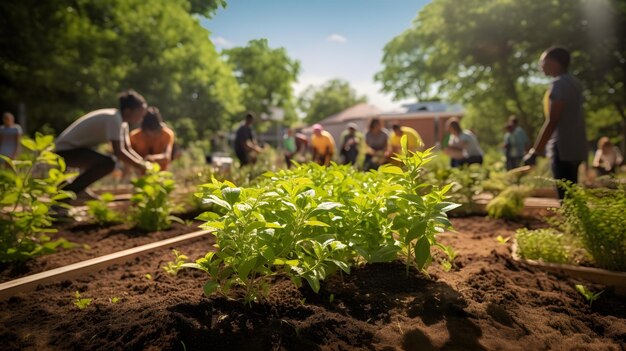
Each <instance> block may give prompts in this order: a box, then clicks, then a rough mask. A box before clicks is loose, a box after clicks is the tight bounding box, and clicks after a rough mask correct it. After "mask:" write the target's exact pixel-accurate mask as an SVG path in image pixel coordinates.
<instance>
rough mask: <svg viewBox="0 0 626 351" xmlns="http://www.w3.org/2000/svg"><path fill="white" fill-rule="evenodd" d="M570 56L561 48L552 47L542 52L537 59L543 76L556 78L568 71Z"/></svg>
mask: <svg viewBox="0 0 626 351" xmlns="http://www.w3.org/2000/svg"><path fill="white" fill-rule="evenodd" d="M569 64H570V54H569V51H567V50H566V49H564V48H562V47H557V46H553V47H551V48H549V49H548V50H546V51H544V52H543V54H541V57H540V58H539V65H540V66H541V70H542V71H543V73H545V75H547V76H550V77H557V76H559V75H561V74H563V73H565V72H567V70H568V69H569Z"/></svg>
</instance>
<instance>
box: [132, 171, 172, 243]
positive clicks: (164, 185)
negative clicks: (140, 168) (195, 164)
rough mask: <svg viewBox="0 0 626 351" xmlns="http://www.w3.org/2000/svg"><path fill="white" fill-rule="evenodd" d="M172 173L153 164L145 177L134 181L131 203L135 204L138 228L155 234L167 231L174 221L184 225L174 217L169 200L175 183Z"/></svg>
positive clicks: (133, 215)
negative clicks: (159, 231)
mask: <svg viewBox="0 0 626 351" xmlns="http://www.w3.org/2000/svg"><path fill="white" fill-rule="evenodd" d="M172 178H173V176H172V174H171V173H170V172H165V171H160V170H159V165H158V164H156V163H155V164H153V168H151V169H149V170H148V171H147V173H146V175H145V176H143V177H141V178H138V179H135V180H133V181H132V183H133V186H134V190H133V196H132V197H131V199H130V201H131V202H132V203H133V209H134V210H133V212H132V215H131V217H132V220H133V221H134V222H135V225H136V226H137V228H139V229H141V230H144V231H147V232H153V231H158V230H163V229H167V228H169V227H170V225H171V223H172V221H176V222H179V223H181V224H184V222H183V221H182V220H181V219H180V218H178V217H175V216H172V214H171V213H172V211H173V209H174V208H173V207H172V204H171V201H170V199H169V197H170V194H171V193H172V191H174V188H175V183H174V179H172Z"/></svg>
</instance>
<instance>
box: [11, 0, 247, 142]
mask: <svg viewBox="0 0 626 351" xmlns="http://www.w3.org/2000/svg"><path fill="white" fill-rule="evenodd" d="M223 5H224V1H223V0H206V1H187V0H155V1H150V2H145V1H140V0H106V1H89V0H55V1H46V2H39V1H34V0H24V1H21V2H2V3H1V4H0V16H3V18H2V24H1V25H0V28H1V33H2V35H0V37H1V38H0V48H1V50H0V67H1V68H2V69H0V106H1V107H2V108H3V109H8V110H16V108H17V106H16V105H17V104H18V103H20V102H22V103H24V104H25V105H26V108H27V115H28V122H29V130H30V131H32V130H36V129H39V128H41V126H42V125H44V124H48V125H50V126H51V127H53V128H54V129H56V130H57V131H60V130H62V129H63V128H64V127H65V126H67V124H69V123H70V122H71V121H72V120H73V119H75V118H77V117H78V116H80V115H81V114H82V113H84V112H87V111H88V110H90V109H93V108H102V107H110V106H115V105H116V99H115V97H116V94H117V93H118V92H119V91H120V90H123V89H126V88H134V89H136V90H138V91H140V92H141V93H142V94H144V95H145V96H146V98H147V99H148V102H149V103H150V104H153V105H156V106H158V107H159V108H160V109H161V112H162V113H163V116H164V118H165V119H166V120H175V119H177V118H184V117H187V118H190V119H192V120H193V121H194V123H195V124H196V127H197V128H198V129H199V130H200V131H202V130H204V129H217V128H219V127H220V126H221V125H223V122H224V121H227V120H228V119H229V117H230V116H232V115H234V114H236V113H237V112H239V111H240V110H242V106H241V104H240V98H241V96H240V94H241V92H240V89H239V86H238V84H237V82H236V80H235V79H234V77H233V75H232V71H231V70H230V68H229V67H228V65H227V64H226V63H225V62H223V61H222V60H221V58H220V56H219V55H218V53H217V52H216V50H215V48H214V46H213V44H212V43H211V42H210V40H209V38H208V35H209V33H208V31H207V30H206V29H204V28H202V26H201V25H200V23H199V18H198V17H197V15H198V14H203V15H210V14H211V13H213V12H214V11H215V9H216V8H217V7H218V6H223Z"/></svg>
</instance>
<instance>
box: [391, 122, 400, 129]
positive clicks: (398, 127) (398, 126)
mask: <svg viewBox="0 0 626 351" xmlns="http://www.w3.org/2000/svg"><path fill="white" fill-rule="evenodd" d="M391 129H393V130H401V129H402V128H400V125H399V124H398V123H394V124H393V125H392V126H391Z"/></svg>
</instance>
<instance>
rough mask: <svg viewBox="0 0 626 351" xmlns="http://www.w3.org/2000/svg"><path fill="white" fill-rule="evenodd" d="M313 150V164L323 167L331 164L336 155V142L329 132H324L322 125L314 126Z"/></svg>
mask: <svg viewBox="0 0 626 351" xmlns="http://www.w3.org/2000/svg"><path fill="white" fill-rule="evenodd" d="M311 149H312V150H313V162H315V163H317V164H318V165H322V166H328V165H329V164H330V161H331V160H332V158H333V154H334V153H335V140H334V139H333V136H332V135H330V133H329V132H327V131H325V130H324V128H323V127H322V125H321V124H315V125H313V135H311Z"/></svg>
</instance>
